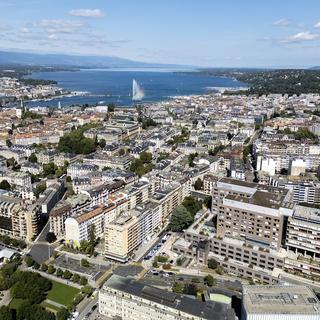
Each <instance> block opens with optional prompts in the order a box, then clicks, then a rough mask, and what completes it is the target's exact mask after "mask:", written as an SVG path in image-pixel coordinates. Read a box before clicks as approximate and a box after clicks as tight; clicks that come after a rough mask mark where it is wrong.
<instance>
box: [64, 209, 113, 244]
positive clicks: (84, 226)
mask: <svg viewBox="0 0 320 320" xmlns="http://www.w3.org/2000/svg"><path fill="white" fill-rule="evenodd" d="M115 209H116V206H115V205H114V204H113V203H110V204H108V205H100V206H96V207H93V208H87V209H84V210H83V211H82V212H81V213H80V214H78V215H76V216H72V217H69V218H67V219H66V221H65V233H66V237H65V240H66V242H67V243H69V244H71V245H72V246H75V247H77V246H79V245H80V243H81V241H84V240H89V239H90V230H91V228H94V235H95V237H96V238H98V237H101V236H103V234H104V228H105V225H106V224H107V223H110V222H111V221H113V220H114V219H115V218H116V210H115Z"/></svg>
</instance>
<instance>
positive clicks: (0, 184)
mask: <svg viewBox="0 0 320 320" xmlns="http://www.w3.org/2000/svg"><path fill="white" fill-rule="evenodd" d="M0 189H2V190H7V191H10V190H11V184H10V183H9V182H8V181H7V180H2V181H1V182H0Z"/></svg>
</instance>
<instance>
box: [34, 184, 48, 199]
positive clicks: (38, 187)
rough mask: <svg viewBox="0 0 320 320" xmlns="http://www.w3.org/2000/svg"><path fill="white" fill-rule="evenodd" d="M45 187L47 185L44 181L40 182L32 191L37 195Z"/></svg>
mask: <svg viewBox="0 0 320 320" xmlns="http://www.w3.org/2000/svg"><path fill="white" fill-rule="evenodd" d="M46 189H47V185H46V183H45V182H41V183H38V184H37V187H36V190H35V191H34V195H35V196H36V197H39V195H40V194H41V193H43V192H44V191H45V190H46Z"/></svg>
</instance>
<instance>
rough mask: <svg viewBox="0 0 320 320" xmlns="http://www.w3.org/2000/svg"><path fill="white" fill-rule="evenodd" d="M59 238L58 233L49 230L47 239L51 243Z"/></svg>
mask: <svg viewBox="0 0 320 320" xmlns="http://www.w3.org/2000/svg"><path fill="white" fill-rule="evenodd" d="M56 240H57V237H56V235H55V234H54V233H53V232H48V233H47V235H46V241H48V242H49V243H52V242H55V241H56Z"/></svg>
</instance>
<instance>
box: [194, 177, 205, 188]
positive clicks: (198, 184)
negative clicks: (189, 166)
mask: <svg viewBox="0 0 320 320" xmlns="http://www.w3.org/2000/svg"><path fill="white" fill-rule="evenodd" d="M194 188H195V190H202V189H203V181H202V180H201V178H198V179H197V180H196V182H195V183H194Z"/></svg>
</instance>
